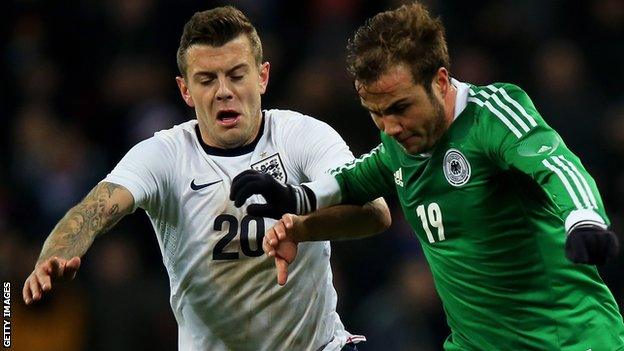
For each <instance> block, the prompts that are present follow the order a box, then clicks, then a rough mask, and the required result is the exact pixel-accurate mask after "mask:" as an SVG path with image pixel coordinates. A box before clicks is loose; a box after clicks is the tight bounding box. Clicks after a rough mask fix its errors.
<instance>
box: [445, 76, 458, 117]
mask: <svg viewBox="0 0 624 351" xmlns="http://www.w3.org/2000/svg"><path fill="white" fill-rule="evenodd" d="M456 97H457V88H455V87H454V86H453V84H450V86H449V91H448V94H446V96H444V120H445V121H446V125H447V126H448V125H450V124H451V123H453V120H454V119H455V98H456Z"/></svg>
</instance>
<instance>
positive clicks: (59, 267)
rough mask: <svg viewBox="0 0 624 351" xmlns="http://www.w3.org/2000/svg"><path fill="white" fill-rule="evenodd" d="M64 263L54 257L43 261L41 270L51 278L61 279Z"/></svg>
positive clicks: (62, 260)
mask: <svg viewBox="0 0 624 351" xmlns="http://www.w3.org/2000/svg"><path fill="white" fill-rule="evenodd" d="M64 261H65V260H64V259H61V258H58V257H56V256H55V257H52V258H50V259H48V260H47V261H45V262H44V263H43V264H42V265H41V268H42V269H43V270H45V271H46V272H47V273H48V274H49V275H50V276H51V277H52V278H61V277H62V276H63V268H64Z"/></svg>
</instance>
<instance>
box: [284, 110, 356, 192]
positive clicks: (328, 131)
mask: <svg viewBox="0 0 624 351" xmlns="http://www.w3.org/2000/svg"><path fill="white" fill-rule="evenodd" d="M287 139H288V142H287V143H286V145H291V147H292V149H291V150H288V155H289V156H290V157H291V158H292V161H293V162H294V163H295V164H296V165H298V167H299V168H300V171H301V173H302V174H303V175H305V176H306V178H307V179H308V180H310V181H314V180H317V179H320V178H321V177H323V176H324V175H327V174H329V171H330V170H332V169H334V168H337V167H339V166H342V165H344V164H345V163H347V162H349V161H351V160H353V159H354V157H353V153H351V150H349V147H348V146H347V144H346V143H345V141H344V140H343V139H342V137H341V136H340V135H339V134H338V132H336V131H335V130H334V129H333V128H332V127H330V126H329V125H328V124H327V123H325V122H322V121H319V120H316V119H314V118H311V117H307V116H306V117H303V120H302V123H296V126H293V128H290V130H289V131H288V135H287Z"/></svg>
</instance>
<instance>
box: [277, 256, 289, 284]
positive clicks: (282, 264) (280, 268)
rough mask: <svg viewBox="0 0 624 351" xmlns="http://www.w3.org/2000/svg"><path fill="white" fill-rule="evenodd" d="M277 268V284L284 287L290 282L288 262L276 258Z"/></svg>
mask: <svg viewBox="0 0 624 351" xmlns="http://www.w3.org/2000/svg"><path fill="white" fill-rule="evenodd" d="M275 268H276V269H277V283H278V284H279V285H282V286H283V285H285V284H286V281H288V262H286V260H284V259H282V258H280V257H277V256H276V257H275Z"/></svg>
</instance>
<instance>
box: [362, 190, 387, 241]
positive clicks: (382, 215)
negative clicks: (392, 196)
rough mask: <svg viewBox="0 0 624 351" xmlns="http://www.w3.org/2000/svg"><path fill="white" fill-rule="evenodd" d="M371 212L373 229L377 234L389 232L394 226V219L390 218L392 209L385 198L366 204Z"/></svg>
mask: <svg viewBox="0 0 624 351" xmlns="http://www.w3.org/2000/svg"><path fill="white" fill-rule="evenodd" d="M366 206H367V207H369V210H370V211H371V212H372V213H371V217H370V218H372V219H373V227H374V228H375V233H381V232H383V231H386V230H388V228H390V225H391V224H392V217H391V216H390V209H389V208H388V205H387V204H386V201H385V200H384V199H383V198H381V197H380V198H378V199H376V200H374V201H372V202H369V203H368V204H366Z"/></svg>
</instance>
